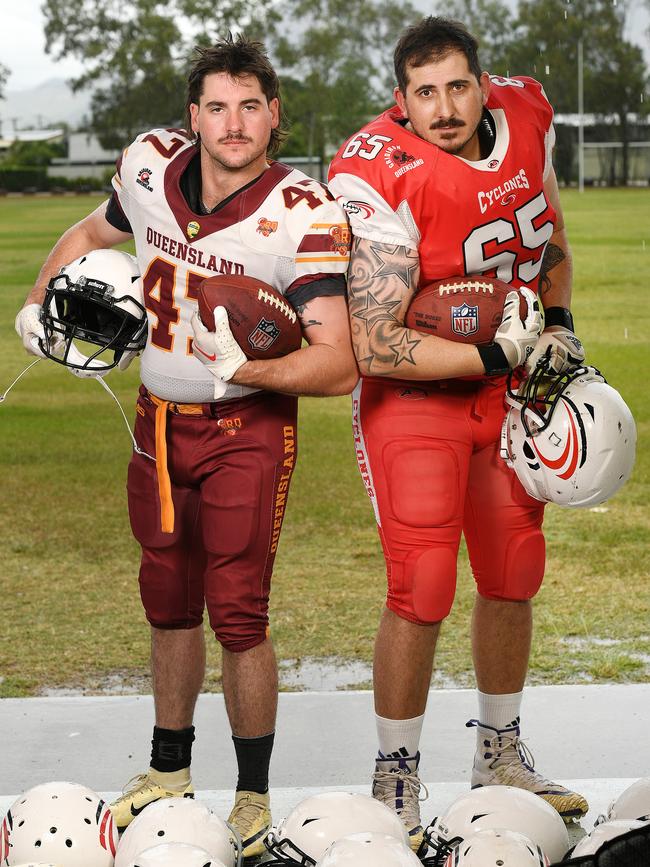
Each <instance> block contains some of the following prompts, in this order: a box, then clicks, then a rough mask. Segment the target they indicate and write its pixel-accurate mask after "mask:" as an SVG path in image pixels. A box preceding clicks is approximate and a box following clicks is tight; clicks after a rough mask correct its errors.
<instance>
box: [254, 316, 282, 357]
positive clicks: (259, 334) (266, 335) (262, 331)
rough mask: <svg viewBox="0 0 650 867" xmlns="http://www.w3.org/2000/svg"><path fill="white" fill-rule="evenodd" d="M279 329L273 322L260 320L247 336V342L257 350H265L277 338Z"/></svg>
mask: <svg viewBox="0 0 650 867" xmlns="http://www.w3.org/2000/svg"><path fill="white" fill-rule="evenodd" d="M279 334H280V329H279V328H278V326H277V325H276V324H275V322H273V321H270V320H268V319H260V321H259V322H258V323H257V325H256V326H255V328H254V330H253V331H252V332H251V333H250V334H249V335H248V342H249V343H250V345H251V346H252V347H253V349H257V350H262V351H264V350H266V349H268V348H269V347H270V346H271V344H272V343H274V342H275V340H276V339H277V338H278V336H279Z"/></svg>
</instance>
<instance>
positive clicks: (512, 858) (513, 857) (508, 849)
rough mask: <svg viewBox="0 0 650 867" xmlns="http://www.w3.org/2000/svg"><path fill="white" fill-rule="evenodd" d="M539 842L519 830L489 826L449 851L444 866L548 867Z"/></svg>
mask: <svg viewBox="0 0 650 867" xmlns="http://www.w3.org/2000/svg"><path fill="white" fill-rule="evenodd" d="M549 863H550V862H549V860H548V858H547V857H546V855H545V854H544V853H543V852H542V850H541V849H540V847H539V846H538V845H537V843H533V841H532V840H529V839H528V837H524V835H523V834H519V833H517V832H516V831H506V830H505V829H504V830H495V829H492V828H486V829H485V830H483V831H477V832H476V834H471V835H470V836H469V837H467V838H466V839H465V840H463V842H462V843H461V844H460V845H458V846H457V847H456V848H455V849H454V850H453V852H450V853H449V855H448V856H447V860H446V861H445V867H496V865H499V867H548V865H549Z"/></svg>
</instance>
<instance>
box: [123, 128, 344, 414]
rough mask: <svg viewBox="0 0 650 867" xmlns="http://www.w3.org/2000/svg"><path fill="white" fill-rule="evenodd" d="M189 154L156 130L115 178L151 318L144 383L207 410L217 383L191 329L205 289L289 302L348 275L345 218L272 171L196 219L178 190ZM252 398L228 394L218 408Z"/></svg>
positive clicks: (231, 389) (126, 156)
mask: <svg viewBox="0 0 650 867" xmlns="http://www.w3.org/2000/svg"><path fill="white" fill-rule="evenodd" d="M196 153H197V149H196V146H195V144H194V143H193V142H192V141H191V140H190V139H189V138H188V136H187V133H186V132H185V131H183V130H175V129H156V130H153V131H151V132H149V133H146V134H144V135H141V136H138V138H137V139H136V140H135V141H134V142H133V144H132V145H130V146H129V147H128V148H126V150H125V151H124V153H123V154H122V157H121V159H120V161H119V162H118V166H117V172H116V174H115V176H114V178H113V187H114V189H115V194H116V196H117V200H118V202H119V205H120V207H121V209H122V211H123V212H124V215H125V217H126V219H127V220H128V222H129V224H130V226H131V230H132V232H133V236H134V239H135V247H136V255H137V258H138V264H139V266H140V269H141V274H142V278H143V288H144V298H145V305H146V307H147V313H148V317H149V337H148V340H147V346H146V348H145V350H144V352H143V355H142V359H141V364H140V370H141V376H142V381H143V383H144V385H145V386H146V387H147V388H148V389H149V390H150V391H151V392H153V393H154V394H156V395H158V396H159V397H161V398H163V399H165V400H173V401H178V402H184V403H199V402H200V403H203V402H207V401H212V400H214V396H213V395H214V379H213V377H212V375H211V374H210V373H209V372H208V371H207V370H206V368H205V367H204V365H203V364H202V363H201V362H200V361H198V359H196V358H194V356H193V355H192V350H191V338H192V336H193V332H192V327H191V324H190V319H191V317H192V313H193V312H194V310H195V309H196V305H197V301H196V299H197V294H198V287H199V285H200V283H201V281H202V280H203V279H205V278H206V277H210V276H213V275H214V274H246V275H249V276H251V277H257V278H258V279H260V280H264V281H265V282H266V283H269V284H270V285H271V286H273V287H274V288H275V289H277V290H278V291H279V292H281V293H282V294H283V295H286V297H287V299H288V300H289V301H291V299H292V296H293V295H295V293H296V291H298V292H299V291H300V289H301V287H303V289H304V286H305V284H307V283H310V282H313V281H315V280H320V279H323V278H327V277H332V276H335V275H343V274H345V273H346V271H347V266H348V260H349V242H350V234H349V229H348V224H347V221H346V217H345V214H344V213H343V211H342V209H341V208H340V207H339V205H338V204H337V203H336V202H335V201H334V199H333V197H332V196H331V195H330V193H329V192H328V190H327V188H326V187H325V186H324V185H322V184H320V183H318V182H317V181H315V180H313V179H312V178H309V177H307V176H306V175H305V174H303V173H302V172H300V171H298V170H297V169H293V168H291V167H290V166H286V165H283V164H282V163H278V162H272V163H270V165H269V167H268V169H267V170H266V171H265V172H264V174H263V175H262V176H261V177H259V178H258V179H257V180H255V181H253V182H252V183H250V184H249V185H248V186H246V187H244V188H242V189H241V190H239V191H238V192H237V193H235V194H234V195H233V196H232V197H230V198H228V199H226V200H225V201H224V202H222V203H221V205H220V206H219V207H218V209H217V210H216V211H214V212H213V213H211V214H197V213H195V212H194V211H192V210H191V209H190V206H189V205H188V203H187V201H186V199H185V197H184V195H183V192H182V190H181V185H180V183H181V177H182V176H183V173H184V172H185V170H186V169H187V167H188V165H189V163H190V161H191V160H192V158H193V157H194V156H195V155H196ZM316 294H318V293H316ZM296 297H299V296H296ZM254 390H255V389H250V388H246V387H244V386H240V385H230V384H229V385H228V389H227V391H226V394H225V395H224V398H223V399H228V398H232V397H239V396H241V395H243V394H248V393H250V392H252V391H254Z"/></svg>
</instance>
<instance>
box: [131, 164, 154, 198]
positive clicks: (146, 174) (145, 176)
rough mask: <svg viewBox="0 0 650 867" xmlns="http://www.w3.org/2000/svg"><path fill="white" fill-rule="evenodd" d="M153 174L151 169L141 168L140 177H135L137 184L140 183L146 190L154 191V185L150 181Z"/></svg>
mask: <svg viewBox="0 0 650 867" xmlns="http://www.w3.org/2000/svg"><path fill="white" fill-rule="evenodd" d="M151 174H152V172H151V169H140V171H139V172H138V177H137V178H136V179H135V182H136V184H140V186H141V187H144V188H145V190H149V192H150V193H152V192H153V187H152V186H151V184H150V183H149V181H150V180H151Z"/></svg>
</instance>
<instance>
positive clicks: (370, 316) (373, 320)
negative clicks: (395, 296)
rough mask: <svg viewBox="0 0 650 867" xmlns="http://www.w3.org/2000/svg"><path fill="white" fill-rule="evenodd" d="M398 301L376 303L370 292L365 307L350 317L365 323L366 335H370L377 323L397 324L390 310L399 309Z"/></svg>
mask: <svg viewBox="0 0 650 867" xmlns="http://www.w3.org/2000/svg"><path fill="white" fill-rule="evenodd" d="M399 305H400V301H399V300H397V301H384V302H383V303H382V302H380V301H378V300H377V299H376V298H375V296H374V295H373V294H372V292H368V293H367V295H366V306H365V307H364V308H363V309H361V310H359V312H358V313H353V314H352V315H353V316H354V317H355V319H361V321H362V322H365V323H366V334H370V332H371V331H372V329H373V328H374V327H375V325H376V324H377V323H378V322H397V318H396V317H395V316H393V314H392V312H391V311H392V310H393V308H394V307H399Z"/></svg>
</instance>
